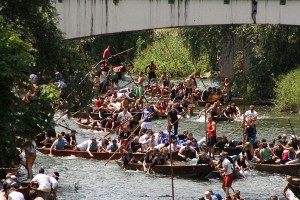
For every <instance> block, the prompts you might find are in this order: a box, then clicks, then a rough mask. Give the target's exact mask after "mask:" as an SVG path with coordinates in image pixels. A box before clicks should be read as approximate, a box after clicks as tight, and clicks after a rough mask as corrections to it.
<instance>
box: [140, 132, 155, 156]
mask: <svg viewBox="0 0 300 200" xmlns="http://www.w3.org/2000/svg"><path fill="white" fill-rule="evenodd" d="M152 134H153V132H152V131H151V130H149V131H147V132H146V133H145V134H143V135H142V136H140V138H139V142H140V143H141V144H142V152H143V151H146V150H147V149H148V143H147V141H148V139H149V138H151V136H152Z"/></svg>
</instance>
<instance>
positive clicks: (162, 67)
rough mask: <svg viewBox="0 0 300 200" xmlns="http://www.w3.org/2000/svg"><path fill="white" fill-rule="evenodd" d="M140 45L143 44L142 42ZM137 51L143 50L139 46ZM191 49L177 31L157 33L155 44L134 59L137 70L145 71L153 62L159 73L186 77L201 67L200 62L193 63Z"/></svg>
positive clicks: (151, 44) (138, 52)
mask: <svg viewBox="0 0 300 200" xmlns="http://www.w3.org/2000/svg"><path fill="white" fill-rule="evenodd" d="M137 44H138V45H141V44H143V43H142V42H141V41H140V40H138V42H137ZM137 49H142V48H141V47H140V46H138V48H137ZM190 57H191V56H190V52H189V49H188V48H186V47H185V46H184V45H183V39H182V38H181V37H180V36H179V35H178V31H177V30H176V29H172V30H164V31H160V32H157V35H156V38H155V42H153V43H150V44H148V46H147V48H146V49H144V50H142V51H137V54H136V57H135V59H134V65H135V68H136V69H137V70H138V71H145V67H146V66H147V65H149V64H150V61H151V60H153V61H154V63H155V64H156V65H157V67H158V70H157V71H158V73H162V72H163V71H166V72H167V73H168V74H171V75H172V76H175V75H177V76H178V75H179V76H183V75H184V76H186V75H188V74H191V73H192V72H193V71H195V69H197V68H198V67H199V66H200V62H199V61H198V62H196V63H193V61H192V60H191V59H190Z"/></svg>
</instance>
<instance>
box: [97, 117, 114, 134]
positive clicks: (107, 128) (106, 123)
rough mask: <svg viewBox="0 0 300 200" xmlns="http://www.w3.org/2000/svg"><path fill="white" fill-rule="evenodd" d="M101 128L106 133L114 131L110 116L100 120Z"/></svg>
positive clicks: (112, 120) (112, 119)
mask: <svg viewBox="0 0 300 200" xmlns="http://www.w3.org/2000/svg"><path fill="white" fill-rule="evenodd" d="M100 125H101V128H103V129H104V132H106V133H108V132H111V131H114V130H115V129H114V128H115V120H114V118H112V117H107V118H105V119H102V120H101V121H100Z"/></svg>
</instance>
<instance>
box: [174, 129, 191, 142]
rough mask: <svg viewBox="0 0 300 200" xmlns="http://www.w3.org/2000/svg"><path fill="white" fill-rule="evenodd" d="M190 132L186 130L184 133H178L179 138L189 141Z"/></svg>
mask: <svg viewBox="0 0 300 200" xmlns="http://www.w3.org/2000/svg"><path fill="white" fill-rule="evenodd" d="M188 133H189V131H188V130H184V131H183V132H182V134H178V136H177V139H178V140H180V141H184V142H185V141H187V137H188Z"/></svg>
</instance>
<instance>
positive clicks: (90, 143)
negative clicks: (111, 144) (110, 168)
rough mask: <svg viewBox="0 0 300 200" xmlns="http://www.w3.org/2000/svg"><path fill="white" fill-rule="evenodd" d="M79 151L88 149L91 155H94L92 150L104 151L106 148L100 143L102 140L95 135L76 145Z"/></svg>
mask: <svg viewBox="0 0 300 200" xmlns="http://www.w3.org/2000/svg"><path fill="white" fill-rule="evenodd" d="M76 150H77V151H87V152H88V154H89V155H90V156H91V157H94V155H93V154H92V153H91V152H98V151H104V148H103V147H102V146H101V145H100V142H99V141H97V139H96V137H95V136H92V137H91V139H89V140H86V141H84V142H82V143H80V144H78V145H77V146H76Z"/></svg>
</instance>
